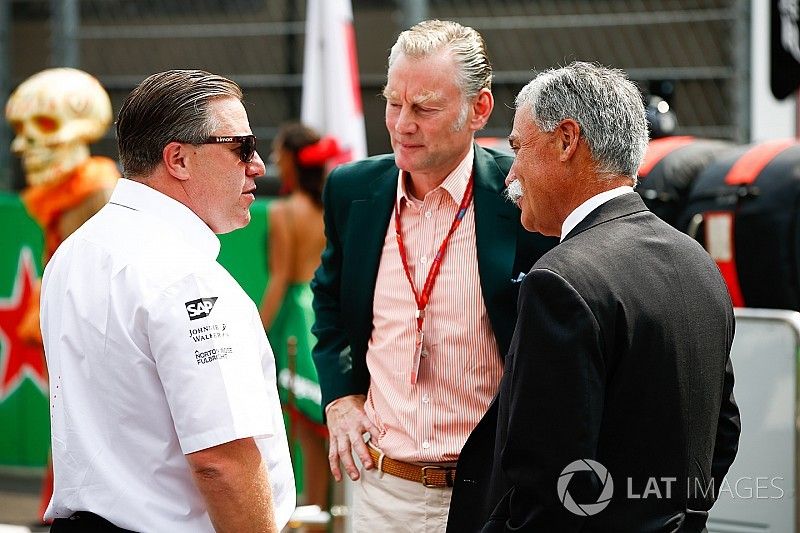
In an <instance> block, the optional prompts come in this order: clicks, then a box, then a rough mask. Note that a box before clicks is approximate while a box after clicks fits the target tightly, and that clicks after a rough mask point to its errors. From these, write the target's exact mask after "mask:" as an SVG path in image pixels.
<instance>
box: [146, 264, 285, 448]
mask: <svg viewBox="0 0 800 533" xmlns="http://www.w3.org/2000/svg"><path fill="white" fill-rule="evenodd" d="M216 266H218V265H216ZM147 311H148V338H149V342H150V348H151V350H152V354H153V358H154V360H155V363H156V368H157V372H158V376H159V379H160V380H161V384H162V386H163V389H164V394H165V396H166V400H167V403H168V405H169V409H170V412H171V414H172V418H173V422H174V424H175V431H176V433H177V436H178V440H179V441H180V445H181V449H182V451H183V453H184V454H188V453H192V452H195V451H198V450H202V449H205V448H209V447H212V446H217V445H219V444H223V443H226V442H230V441H232V440H236V439H241V438H246V437H256V438H262V437H268V436H272V435H274V434H275V430H276V428H275V427H274V423H275V422H274V420H273V419H272V417H270V416H269V412H270V410H271V409H270V407H272V409H274V406H269V403H268V402H269V400H270V398H272V399H273V401H274V400H275V399H276V396H275V395H270V394H269V392H268V391H269V389H268V387H269V386H270V384H271V385H272V387H275V383H274V379H273V380H271V381H270V380H268V379H267V378H266V377H265V376H266V375H267V372H268V370H269V369H270V368H271V369H272V370H273V372H274V358H273V355H272V352H271V350H270V348H269V344H268V342H267V341H266V336H265V334H264V330H263V327H262V326H261V321H260V320H259V319H258V313H257V311H256V309H255V305H254V304H253V302H252V301H251V300H250V298H249V297H247V295H246V294H245V293H244V291H243V290H242V289H241V287H239V285H238V284H237V283H236V281H234V280H233V278H231V277H230V275H229V274H227V272H225V271H224V269H222V267H219V269H216V268H207V269H204V270H201V271H200V272H198V273H193V274H190V275H188V276H186V277H184V278H182V279H181V280H179V281H178V282H176V283H174V284H172V285H171V286H169V287H168V288H167V289H166V290H164V291H163V292H162V294H160V295H159V297H157V298H156V299H155V300H154V301H152V302H151V303H150V304H149V305H148V306H147Z"/></svg>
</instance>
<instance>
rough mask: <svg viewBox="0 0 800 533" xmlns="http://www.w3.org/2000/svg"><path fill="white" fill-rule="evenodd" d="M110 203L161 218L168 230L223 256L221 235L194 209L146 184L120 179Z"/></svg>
mask: <svg viewBox="0 0 800 533" xmlns="http://www.w3.org/2000/svg"><path fill="white" fill-rule="evenodd" d="M109 203H110V204H114V205H119V206H122V207H127V208H129V209H133V210H134V211H140V212H142V213H146V214H148V215H150V216H154V217H158V218H160V219H162V220H163V221H164V222H165V224H164V229H165V231H170V230H171V231H175V232H178V233H180V234H181V235H182V237H183V238H184V240H186V241H187V242H189V243H190V244H191V245H192V246H193V247H194V248H196V249H197V250H198V251H200V252H201V253H203V254H208V256H209V257H211V258H213V259H215V260H216V258H217V256H218V255H219V248H220V243H219V238H218V237H217V236H216V235H215V234H214V232H213V231H211V228H209V227H208V225H206V223H205V222H203V220H202V219H201V218H200V217H198V216H197V215H196V214H195V213H194V211H192V210H191V209H189V208H188V207H186V206H185V205H184V204H182V203H180V202H179V201H177V200H175V199H174V198H170V197H169V196H167V195H166V194H164V193H161V192H159V191H157V190H155V189H153V188H152V187H149V186H147V185H145V184H144V183H140V182H138V181H134V180H129V179H126V178H120V180H119V181H118V182H117V186H116V187H115V188H114V192H113V193H112V194H111V199H110V200H109Z"/></svg>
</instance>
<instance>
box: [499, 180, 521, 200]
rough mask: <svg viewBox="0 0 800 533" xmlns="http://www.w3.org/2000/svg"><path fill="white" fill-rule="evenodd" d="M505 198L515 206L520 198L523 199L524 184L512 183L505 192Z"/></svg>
mask: <svg viewBox="0 0 800 533" xmlns="http://www.w3.org/2000/svg"><path fill="white" fill-rule="evenodd" d="M503 198H505V199H506V200H508V201H510V202H513V203H515V204H516V203H517V202H519V200H520V198H522V184H521V183H520V182H519V180H514V181H512V182H511V183H510V184H509V185H508V187H506V190H505V191H503Z"/></svg>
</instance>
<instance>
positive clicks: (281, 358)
mask: <svg viewBox="0 0 800 533" xmlns="http://www.w3.org/2000/svg"><path fill="white" fill-rule="evenodd" d="M312 298H313V296H312V293H311V286H310V284H309V283H292V284H290V285H289V286H288V287H287V288H286V295H285V296H284V297H283V303H282V304H281V308H280V311H278V315H277V316H276V317H275V320H274V321H273V323H272V327H271V328H270V330H269V341H270V344H271V345H272V351H273V352H274V353H275V363H276V366H277V371H278V392H279V393H280V398H281V402H282V403H283V404H284V405H287V404H290V408H291V407H292V406H294V407H295V408H297V410H298V411H299V412H300V413H301V414H303V415H304V416H305V417H307V418H308V419H309V420H311V421H312V422H316V423H318V424H322V407H321V405H320V403H321V401H322V394H321V392H320V388H319V378H317V369H316V368H315V367H314V361H313V360H312V359H311V349H312V348H313V347H314V344H316V342H317V341H316V338H315V337H314V335H312V334H311V325H312V324H313V323H314V311H313V309H312V308H311V300H312ZM290 348H293V349H294V351H295V354H296V355H295V357H294V360H295V362H294V366H295V372H294V375H293V373H292V371H291V368H290V361H289V350H290ZM290 389H291V393H292V394H293V395H294V397H293V398H291V401H290Z"/></svg>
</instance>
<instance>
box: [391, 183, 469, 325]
mask: <svg viewBox="0 0 800 533" xmlns="http://www.w3.org/2000/svg"><path fill="white" fill-rule="evenodd" d="M473 181H474V180H473V179H472V175H470V177H469V181H468V182H467V188H466V190H465V191H464V196H463V197H462V198H461V205H459V206H458V211H457V212H456V216H455V218H453V223H452V224H450V230H449V231H448V232H447V235H445V237H444V240H443V241H442V244H441V245H440V246H439V251H438V252H436V257H434V258H433V263H432V264H431V269H430V270H429V271H428V277H427V278H426V279H425V286H424V287H423V288H422V294H419V293H418V292H417V288H416V286H415V285H414V280H413V279H412V278H411V269H409V267H408V254H407V253H406V248H405V246H404V245H403V231H402V227H401V224H400V202H397V204H396V205H395V210H394V227H395V234H396V236H397V247H398V248H399V249H400V259H401V260H402V262H403V270H405V273H406V278H407V279H408V283H409V284H410V285H411V292H413V293H414V300H415V301H416V302H417V317H416V318H417V331H422V323H423V322H424V320H425V308H426V307H427V306H428V300H429V299H430V297H431V292H433V286H434V284H435V283H436V278H437V277H438V276H439V268H440V267H441V266H442V259H443V258H444V253H445V251H446V250H447V245H448V244H449V243H450V237H452V235H453V233H454V232H455V231H456V228H457V227H458V226H459V224H461V219H463V218H464V215H465V214H466V212H467V207H468V206H469V203H470V202H471V201H472V184H473Z"/></svg>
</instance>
